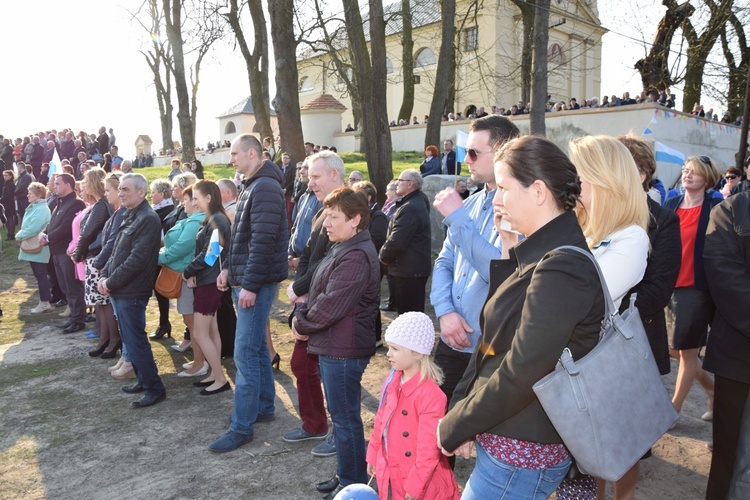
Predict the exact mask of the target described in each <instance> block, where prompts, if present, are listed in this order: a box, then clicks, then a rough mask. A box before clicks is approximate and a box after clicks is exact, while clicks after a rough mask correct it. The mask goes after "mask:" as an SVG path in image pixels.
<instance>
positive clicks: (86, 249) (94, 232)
mask: <svg viewBox="0 0 750 500" xmlns="http://www.w3.org/2000/svg"><path fill="white" fill-rule="evenodd" d="M113 211H114V209H113V208H112V205H110V204H109V202H108V201H107V199H106V198H102V199H100V200H99V201H97V202H96V203H94V206H93V207H91V210H89V211H88V213H87V214H86V215H84V216H83V219H82V220H81V232H80V233H79V235H78V244H77V245H76V249H75V250H73V260H74V261H76V262H83V261H84V259H86V258H88V257H95V256H96V255H98V254H99V252H100V251H101V249H102V239H101V238H103V236H104V235H102V229H103V228H104V224H105V223H106V222H107V220H108V219H109V218H110V217H111V216H112V212H113ZM97 238H100V239H99V244H98V245H93V244H94V243H95V242H96V239H97ZM92 245H93V246H92Z"/></svg>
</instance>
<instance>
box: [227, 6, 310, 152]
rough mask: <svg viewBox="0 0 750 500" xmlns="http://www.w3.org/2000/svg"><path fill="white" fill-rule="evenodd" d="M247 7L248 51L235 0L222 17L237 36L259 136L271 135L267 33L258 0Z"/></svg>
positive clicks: (295, 85)
mask: <svg viewBox="0 0 750 500" xmlns="http://www.w3.org/2000/svg"><path fill="white" fill-rule="evenodd" d="M247 6H248V10H249V11H250V16H251V18H252V21H253V31H254V47H253V51H252V52H250V48H249V47H248V45H247V40H245V34H244V31H243V30H242V24H241V23H240V17H239V16H240V12H239V7H238V4H237V0H230V1H229V13H227V14H225V15H224V17H225V18H226V20H227V22H228V23H229V27H230V28H231V29H232V32H233V33H234V36H235V38H236V39H237V45H239V46H240V52H242V57H243V58H244V59H245V66H246V67H247V78H248V83H249V84H250V100H251V102H252V104H253V113H254V115H255V122H256V123H257V125H258V131H259V133H260V136H261V139H262V138H263V137H273V130H272V129H271V114H270V104H269V100H270V98H269V90H268V36H267V34H266V22H265V16H264V15H263V5H262V2H261V0H249V1H248V4H247ZM294 88H295V90H296V89H297V82H295V83H294Z"/></svg>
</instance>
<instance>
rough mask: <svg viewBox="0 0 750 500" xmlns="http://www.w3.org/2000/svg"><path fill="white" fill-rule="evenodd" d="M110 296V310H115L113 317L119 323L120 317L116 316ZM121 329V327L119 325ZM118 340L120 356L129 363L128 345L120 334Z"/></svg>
mask: <svg viewBox="0 0 750 500" xmlns="http://www.w3.org/2000/svg"><path fill="white" fill-rule="evenodd" d="M111 299H112V297H110V301H109V302H110V304H112V310H113V311H114V312H115V319H116V320H117V324H118V325H119V324H120V319H119V317H118V316H117V314H118V313H117V308H116V307H115V303H114V302H113V301H112V300H111ZM120 328H121V329H122V327H120ZM120 341H121V342H122V357H123V358H124V359H125V361H127V362H128V363H130V355H129V354H128V346H127V345H126V344H125V339H123V338H122V335H120Z"/></svg>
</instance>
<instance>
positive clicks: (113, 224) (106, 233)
mask: <svg viewBox="0 0 750 500" xmlns="http://www.w3.org/2000/svg"><path fill="white" fill-rule="evenodd" d="M126 210H127V209H126V208H125V207H120V208H119V209H118V210H117V211H116V212H115V213H113V214H112V217H110V218H109V220H108V221H107V222H105V223H104V229H102V241H103V242H104V244H103V245H102V250H101V252H99V255H97V256H96V258H95V259H94V262H93V263H92V264H93V266H94V269H104V266H106V265H107V261H108V260H109V258H110V257H111V256H112V250H114V248H115V240H116V239H117V232H118V231H119V230H120V225H121V224H122V218H123V216H124V215H125V211H126Z"/></svg>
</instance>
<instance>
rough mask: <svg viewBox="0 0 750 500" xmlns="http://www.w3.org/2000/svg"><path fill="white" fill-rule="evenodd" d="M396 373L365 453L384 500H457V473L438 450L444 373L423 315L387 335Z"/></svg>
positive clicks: (400, 322) (406, 317) (407, 318)
mask: <svg viewBox="0 0 750 500" xmlns="http://www.w3.org/2000/svg"><path fill="white" fill-rule="evenodd" d="M385 340H386V342H388V360H389V361H390V363H391V367H392V368H393V370H392V371H391V373H390V375H389V376H388V378H387V379H386V381H385V383H384V384H383V390H382V393H381V398H380V407H379V408H378V412H377V415H376V416H375V426H374V428H373V431H372V436H371V438H370V444H369V446H368V447H367V472H368V474H370V475H373V476H375V478H376V480H377V483H378V492H379V494H380V498H381V499H387V498H389V496H388V494H389V491H390V494H391V498H393V499H394V500H400V499H420V500H431V499H440V500H443V499H458V498H459V497H460V494H459V492H458V485H457V484H456V480H455V478H454V477H453V471H452V470H451V468H450V466H449V465H448V458H447V457H445V456H444V455H443V454H442V453H441V452H440V449H439V448H438V446H437V437H436V432H437V425H438V421H439V420H440V419H441V418H443V416H444V415H445V408H446V398H445V394H443V391H441V390H440V386H439V385H440V384H441V383H442V381H443V373H442V372H441V370H440V368H439V367H438V366H437V365H435V363H434V362H433V360H432V358H431V357H430V353H431V352H432V347H433V345H434V344H435V328H434V327H433V325H432V320H430V318H429V317H428V316H427V315H425V314H423V313H420V312H408V313H405V314H402V315H401V316H399V317H398V318H396V320H395V321H393V323H391V325H390V326H389V327H388V330H387V331H386V332H385Z"/></svg>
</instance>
